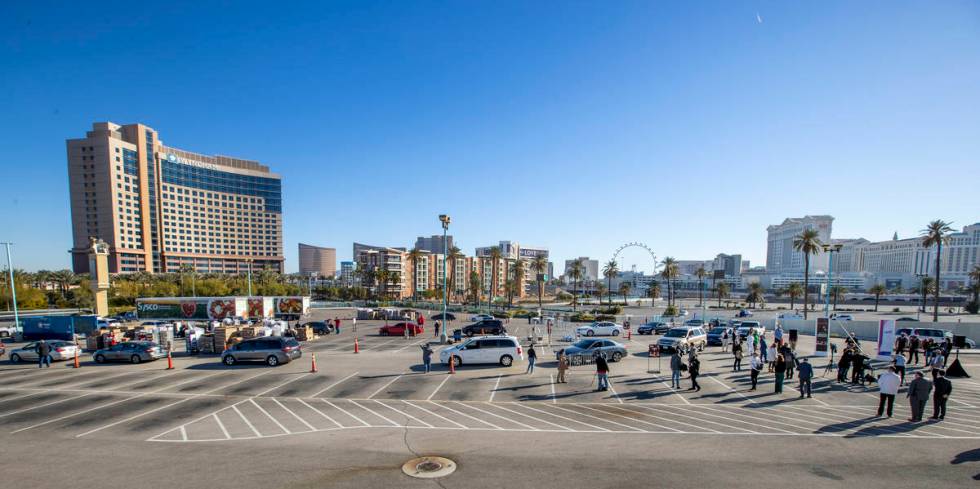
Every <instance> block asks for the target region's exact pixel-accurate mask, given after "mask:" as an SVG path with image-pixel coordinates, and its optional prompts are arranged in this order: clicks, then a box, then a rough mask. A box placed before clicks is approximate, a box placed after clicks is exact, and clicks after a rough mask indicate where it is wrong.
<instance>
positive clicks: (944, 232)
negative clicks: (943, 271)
mask: <svg viewBox="0 0 980 489" xmlns="http://www.w3.org/2000/svg"><path fill="white" fill-rule="evenodd" d="M950 224H951V223H948V222H946V221H943V220H942V219H936V220H935V221H932V222H930V223H929V225H928V226H926V228H925V229H923V230H922V246H923V247H925V248H929V247H931V246H935V247H936V290H935V292H934V294H935V296H934V297H935V298H936V300H935V302H934V303H933V305H932V322H934V323H936V322H939V287H940V284H941V282H940V280H939V271H940V270H939V265H940V260H941V258H942V254H943V244H944V243H946V244H948V243H949V234H950V233H952V232H953V228H951V227H949V225H950Z"/></svg>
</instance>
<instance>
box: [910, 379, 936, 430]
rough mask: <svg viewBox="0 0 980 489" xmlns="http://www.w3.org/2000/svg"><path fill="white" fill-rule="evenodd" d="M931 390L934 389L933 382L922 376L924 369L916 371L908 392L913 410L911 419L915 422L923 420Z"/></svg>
mask: <svg viewBox="0 0 980 489" xmlns="http://www.w3.org/2000/svg"><path fill="white" fill-rule="evenodd" d="M930 391H932V382H929V381H928V380H926V379H925V378H923V377H922V371H916V372H915V379H914V380H913V381H912V382H911V383H909V390H908V393H907V394H906V397H907V398H908V400H909V405H910V406H909V407H910V408H911V410H912V417H911V418H909V421H911V422H913V423H917V422H919V421H922V413H923V411H925V409H926V401H928V400H929V392H930Z"/></svg>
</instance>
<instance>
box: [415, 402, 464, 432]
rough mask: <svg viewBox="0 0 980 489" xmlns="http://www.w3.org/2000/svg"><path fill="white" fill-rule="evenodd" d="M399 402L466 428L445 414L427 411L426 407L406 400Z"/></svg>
mask: <svg viewBox="0 0 980 489" xmlns="http://www.w3.org/2000/svg"><path fill="white" fill-rule="evenodd" d="M401 402H403V403H405V404H408V405H409V406H412V407H414V408H416V409H421V410H423V411H425V412H427V413H429V414H431V415H433V416H435V417H437V418H442V419H444V420H446V421H449V422H450V423H452V424H454V425H456V426H459V427H460V428H463V429H467V428H466V425H464V424H460V423H457V422H455V421H453V420H451V419H449V418H447V417H445V416H443V415H441V414H439V413H436V412H433V411H429V410H428V409H426V408H424V407H422V406H419V405H417V404H412V403H410V402H408V401H401Z"/></svg>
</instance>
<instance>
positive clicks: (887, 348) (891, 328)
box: [878, 319, 895, 360]
mask: <svg viewBox="0 0 980 489" xmlns="http://www.w3.org/2000/svg"><path fill="white" fill-rule="evenodd" d="M894 345H895V320H894V319H882V320H880V321H878V360H891V358H892V347H893V346H894Z"/></svg>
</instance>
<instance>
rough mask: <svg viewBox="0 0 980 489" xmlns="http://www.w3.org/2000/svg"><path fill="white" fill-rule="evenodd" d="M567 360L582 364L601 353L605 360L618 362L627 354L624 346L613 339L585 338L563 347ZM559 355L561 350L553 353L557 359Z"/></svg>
mask: <svg viewBox="0 0 980 489" xmlns="http://www.w3.org/2000/svg"><path fill="white" fill-rule="evenodd" d="M564 350H565V355H566V356H568V361H569V363H571V364H572V365H582V364H583V363H586V362H589V361H591V360H592V359H593V358H595V357H596V356H598V355H602V356H603V357H605V358H606V359H607V360H610V361H613V362H618V361H620V360H622V359H623V358H624V357H626V356H627V355H629V353H628V352H627V351H626V347H625V346H623V345H622V344H620V343H617V342H615V341H613V340H604V339H599V338H585V339H582V340H579V341H577V342H575V343H574V344H572V345H571V346H569V347H567V348H565V349H564ZM560 355H561V350H559V351H558V352H556V353H555V358H556V359H557V358H558V357H559V356H560Z"/></svg>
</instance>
